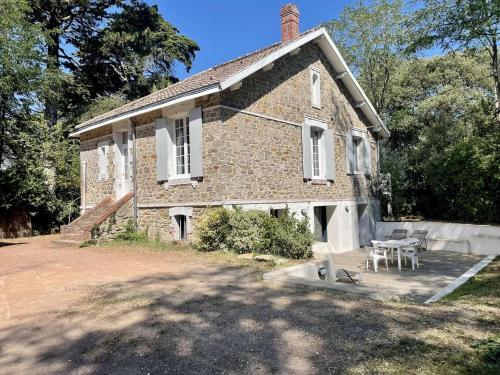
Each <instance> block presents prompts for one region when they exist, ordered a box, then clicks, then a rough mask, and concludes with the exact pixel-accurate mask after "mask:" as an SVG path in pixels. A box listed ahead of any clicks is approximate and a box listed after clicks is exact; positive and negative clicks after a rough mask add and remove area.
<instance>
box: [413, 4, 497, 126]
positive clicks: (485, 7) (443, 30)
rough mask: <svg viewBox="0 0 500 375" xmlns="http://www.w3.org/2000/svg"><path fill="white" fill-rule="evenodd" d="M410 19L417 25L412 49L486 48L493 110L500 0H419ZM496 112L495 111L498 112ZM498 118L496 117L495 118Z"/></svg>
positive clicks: (495, 89)
mask: <svg viewBox="0 0 500 375" xmlns="http://www.w3.org/2000/svg"><path fill="white" fill-rule="evenodd" d="M421 4H422V7H421V9H420V10H419V11H418V12H416V14H415V16H414V17H413V19H412V23H413V24H414V25H416V38H415V39H414V40H413V43H412V44H411V46H410V48H411V49H413V50H417V49H422V48H427V47H429V46H436V45H437V46H439V47H441V48H442V49H443V50H445V51H456V50H460V51H462V50H467V51H469V52H471V53H478V52H484V51H487V53H488V55H489V64H490V68H491V69H490V71H489V72H488V73H489V74H488V75H489V76H490V77H491V78H493V81H492V91H493V92H494V95H495V105H496V110H497V111H498V110H499V109H500V103H499V100H500V70H499V56H498V39H499V37H500V24H499V22H500V2H499V1H498V0H422V1H421ZM497 115H498V113H497ZM497 121H500V120H498V118H497Z"/></svg>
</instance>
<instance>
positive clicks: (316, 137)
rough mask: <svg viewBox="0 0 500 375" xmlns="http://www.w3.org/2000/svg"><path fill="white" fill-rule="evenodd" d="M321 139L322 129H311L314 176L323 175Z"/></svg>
mask: <svg viewBox="0 0 500 375" xmlns="http://www.w3.org/2000/svg"><path fill="white" fill-rule="evenodd" d="M320 139H321V133H320V131H319V130H311V141H312V162H313V177H320V176H321V165H320V162H321V156H320Z"/></svg>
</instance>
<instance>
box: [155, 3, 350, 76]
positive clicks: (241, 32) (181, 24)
mask: <svg viewBox="0 0 500 375" xmlns="http://www.w3.org/2000/svg"><path fill="white" fill-rule="evenodd" d="M147 2H148V3H149V4H156V5H158V8H159V10H160V13H161V14H162V15H163V17H164V18H165V19H166V20H167V21H168V22H170V23H172V24H173V25H174V26H176V27H177V28H178V29H179V30H180V32H181V34H183V35H186V36H188V37H190V38H191V39H193V40H195V41H196V42H197V43H198V45H199V46H200V51H199V52H198V54H197V56H196V59H195V61H194V65H193V68H192V69H191V71H190V73H186V71H185V69H184V68H183V67H178V69H177V70H176V73H177V76H178V77H179V78H181V79H183V78H185V77H186V76H188V75H191V74H193V73H197V72H200V71H202V70H205V69H207V68H210V67H212V66H214V65H217V64H219V63H222V62H224V61H227V60H230V59H232V58H235V57H238V56H241V55H244V54H246V53H249V52H252V51H255V50H258V49H260V48H263V47H265V46H267V45H269V44H272V43H274V42H277V41H279V40H280V37H281V36H280V17H279V11H280V8H281V6H283V5H284V4H286V3H287V2H290V1H286V0H252V1H251V0H240V1H237V0H232V1H231V0H210V1H207V0H147ZM293 2H294V3H295V4H297V6H298V7H299V11H300V30H301V31H304V30H307V29H310V28H311V27H314V26H317V25H318V24H320V23H322V22H324V21H328V20H330V19H332V18H335V17H337V16H338V14H339V13H340V11H341V10H342V8H343V7H344V6H345V5H348V4H350V3H351V1H348V0H296V1H293Z"/></svg>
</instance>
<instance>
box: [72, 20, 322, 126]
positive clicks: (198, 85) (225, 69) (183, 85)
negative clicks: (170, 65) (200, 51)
mask: <svg viewBox="0 0 500 375" xmlns="http://www.w3.org/2000/svg"><path fill="white" fill-rule="evenodd" d="M318 29H319V27H316V28H313V29H310V30H307V31H305V32H303V33H301V34H300V36H299V38H297V39H295V40H293V41H296V40H298V39H300V38H301V37H304V36H306V35H307V34H309V33H311V32H313V31H316V30H318ZM287 44H288V43H281V42H278V43H275V44H272V45H270V46H268V47H265V48H262V49H260V50H258V51H255V52H252V53H249V54H247V55H245V56H242V57H238V58H236V59H234V60H230V61H227V62H225V63H223V64H220V65H216V66H214V67H212V68H210V69H207V70H205V71H203V72H200V73H197V74H194V75H192V76H191V77H188V78H186V79H184V80H182V81H179V82H177V83H175V84H173V85H171V86H168V87H166V88H164V89H161V90H158V91H156V92H154V93H152V94H149V95H146V96H144V97H142V98H140V99H137V100H134V101H132V102H130V103H127V104H125V105H123V106H121V107H118V108H116V109H113V110H111V111H109V112H106V113H104V114H102V115H99V116H97V117H94V118H93V119H90V120H88V121H85V122H83V123H81V124H79V125H78V126H77V127H76V128H77V129H81V128H85V127H87V126H90V125H94V124H97V123H100V122H103V121H106V120H110V119H112V118H114V117H117V116H121V115H126V114H127V113H129V112H134V111H137V110H141V109H145V108H147V107H148V106H152V105H155V104H157V103H160V102H164V101H168V100H171V99H173V98H175V97H177V96H179V95H183V94H187V93H189V92H191V91H195V90H200V89H203V88H209V87H210V86H214V85H218V84H220V83H221V82H222V81H224V80H226V79H228V78H230V77H232V76H234V75H235V74H238V73H239V72H241V71H242V70H244V69H245V68H247V67H249V66H251V65H253V64H254V63H256V62H258V61H259V60H261V59H263V58H265V57H266V56H268V55H270V54H271V53H273V52H275V51H277V50H279V49H280V48H282V47H284V46H286V45H287Z"/></svg>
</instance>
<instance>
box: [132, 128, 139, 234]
mask: <svg viewBox="0 0 500 375" xmlns="http://www.w3.org/2000/svg"><path fill="white" fill-rule="evenodd" d="M131 125H132V154H133V156H132V157H133V163H132V185H133V187H132V189H133V191H134V198H133V206H134V228H135V230H136V231H137V228H138V224H137V216H138V215H137V205H138V203H137V162H136V161H137V147H136V146H137V141H136V139H137V135H136V128H135V123H134V121H133V120H132V119H131Z"/></svg>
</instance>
